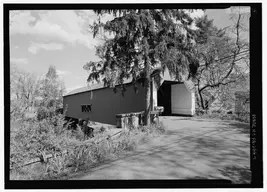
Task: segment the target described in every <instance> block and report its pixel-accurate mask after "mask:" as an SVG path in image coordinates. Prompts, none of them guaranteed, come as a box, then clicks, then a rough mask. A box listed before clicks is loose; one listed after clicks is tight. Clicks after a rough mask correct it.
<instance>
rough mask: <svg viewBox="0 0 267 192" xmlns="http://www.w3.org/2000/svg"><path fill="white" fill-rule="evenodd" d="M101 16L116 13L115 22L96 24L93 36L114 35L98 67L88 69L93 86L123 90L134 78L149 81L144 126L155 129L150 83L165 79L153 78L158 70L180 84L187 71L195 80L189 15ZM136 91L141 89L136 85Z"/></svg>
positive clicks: (145, 11) (175, 12) (130, 12)
mask: <svg viewBox="0 0 267 192" xmlns="http://www.w3.org/2000/svg"><path fill="white" fill-rule="evenodd" d="M95 12H96V13H97V14H98V15H99V16H103V15H104V14H113V16H114V19H113V20H111V21H108V22H106V23H102V22H101V20H100V19H99V21H98V22H95V23H94V24H93V26H91V27H92V30H93V33H94V37H95V36H97V35H99V33H100V31H101V30H104V32H105V33H109V34H110V35H112V36H113V37H112V38H105V42H104V44H103V45H101V46H98V47H97V51H96V55H97V56H98V57H100V61H98V62H92V61H91V62H88V63H87V64H86V65H85V66H84V68H85V69H86V70H88V71H89V72H90V75H89V77H88V81H93V80H97V81H100V80H102V81H103V82H104V84H105V85H106V86H111V87H114V85H121V87H122V90H123V91H124V90H125V88H124V86H123V81H124V80H125V79H128V78H132V83H133V84H134V85H136V83H137V79H139V78H143V79H144V86H145V93H146V94H145V106H146V108H145V124H146V125H148V124H150V111H151V108H152V107H151V106H152V99H151V98H152V95H151V82H152V78H155V79H157V80H158V81H157V84H158V85H159V84H160V83H159V82H160V81H159V79H160V74H159V73H157V74H156V75H155V76H153V77H152V76H151V75H152V73H153V72H154V70H155V69H157V70H158V71H160V72H161V73H163V72H164V71H165V70H166V68H167V69H169V72H170V75H172V76H173V77H174V78H175V79H177V80H180V79H181V76H182V75H183V74H185V73H186V72H187V71H189V72H190V73H192V74H191V75H194V73H195V72H196V68H197V66H198V61H197V59H195V57H194V44H195V41H194V35H195V34H194V31H193V30H192V29H191V24H192V22H193V19H192V18H191V17H190V16H189V14H188V13H187V12H186V11H185V10H179V9H162V10H159V9H134V10H131V9H127V10H95ZM135 87H136V86H135Z"/></svg>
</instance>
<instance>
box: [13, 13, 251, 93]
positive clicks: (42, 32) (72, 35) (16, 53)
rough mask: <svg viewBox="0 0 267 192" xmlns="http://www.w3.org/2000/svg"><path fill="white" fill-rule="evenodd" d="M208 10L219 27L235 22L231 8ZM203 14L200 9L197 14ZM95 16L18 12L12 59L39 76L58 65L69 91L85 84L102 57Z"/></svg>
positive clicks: (86, 14) (14, 27)
mask: <svg viewBox="0 0 267 192" xmlns="http://www.w3.org/2000/svg"><path fill="white" fill-rule="evenodd" d="M205 13H206V14H207V15H208V17H209V18H210V19H214V24H215V25H216V26H218V27H226V26H229V25H231V24H232V22H231V21H230V13H231V11H230V9H224V10H206V12H205ZM203 14H204V12H203V11H196V12H195V13H193V16H194V17H198V16H202V15H203ZM108 18H109V17H106V18H103V19H104V20H107V19H108ZM95 19H97V16H96V15H95V14H94V13H93V12H92V11H91V10H84V11H72V10H66V11H64V10H60V11H38V10H36V11H20V12H16V11H15V15H14V16H12V24H11V28H10V59H11V62H12V63H15V64H16V65H17V66H18V67H20V68H23V69H24V70H25V71H28V72H32V73H35V74H36V75H43V74H45V73H46V72H47V70H48V67H49V65H55V66H56V68H57V70H58V74H59V75H60V77H61V78H62V79H63V81H64V83H65V86H66V88H67V91H70V90H72V89H75V88H78V87H82V86H85V85H86V79H87V76H88V73H87V72H86V71H85V70H84V69H83V65H84V64H85V63H86V62H89V61H95V60H98V58H97V57H96V56H95V49H94V45H97V44H99V43H100V41H99V40H97V39H94V38H93V36H92V34H90V33H88V32H86V30H85V29H86V28H87V27H88V25H89V24H90V23H92V22H93V21H94V20H95ZM247 24H248V23H247ZM246 35H248V34H246Z"/></svg>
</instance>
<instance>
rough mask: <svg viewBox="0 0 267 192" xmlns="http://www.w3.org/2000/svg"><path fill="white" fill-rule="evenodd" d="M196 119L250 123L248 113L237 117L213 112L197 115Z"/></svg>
mask: <svg viewBox="0 0 267 192" xmlns="http://www.w3.org/2000/svg"><path fill="white" fill-rule="evenodd" d="M197 117H200V118H206V119H221V120H235V121H240V122H244V123H249V122H250V114H249V113H246V114H240V115H237V114H225V113H219V112H216V111H213V112H210V113H202V114H197Z"/></svg>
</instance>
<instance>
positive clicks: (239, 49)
mask: <svg viewBox="0 0 267 192" xmlns="http://www.w3.org/2000/svg"><path fill="white" fill-rule="evenodd" d="M232 19H233V20H234V24H233V26H232V27H228V28H223V29H218V28H217V27H215V26H213V22H212V20H208V18H207V16H206V15H205V16H204V17H202V18H199V19H198V20H197V21H196V26H197V27H198V28H199V29H198V30H197V57H198V58H199V59H200V66H199V68H198V71H197V75H196V76H195V78H194V81H195V85H196V87H197V96H198V97H197V99H198V103H197V104H198V106H199V107H200V108H201V109H203V110H209V107H212V103H213V102H214V101H217V102H218V103H219V104H220V105H222V106H223V105H224V104H226V103H227V102H228V103H230V102H229V101H230V100H233V95H234V92H235V88H234V87H236V88H237V87H238V86H239V88H242V89H246V88H245V87H244V86H243V87H241V86H240V85H241V84H242V81H245V82H248V78H247V77H248V75H247V71H248V62H249V46H248V42H247V41H246V40H244V39H242V38H241V37H242V36H241V34H242V32H244V28H243V27H242V26H243V24H242V23H243V22H245V21H244V17H243V15H242V14H241V13H238V14H237V15H236V16H235V17H233V18H232ZM228 96H229V97H228ZM232 103H233V102H232Z"/></svg>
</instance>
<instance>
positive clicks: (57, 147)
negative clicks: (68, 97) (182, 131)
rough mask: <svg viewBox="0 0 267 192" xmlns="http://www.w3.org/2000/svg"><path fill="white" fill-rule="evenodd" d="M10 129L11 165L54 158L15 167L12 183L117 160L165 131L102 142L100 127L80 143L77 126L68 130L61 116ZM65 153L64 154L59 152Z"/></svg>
mask: <svg viewBox="0 0 267 192" xmlns="http://www.w3.org/2000/svg"><path fill="white" fill-rule="evenodd" d="M19 125H20V126H19V127H18V124H17V126H14V127H12V128H11V151H10V152H11V157H10V160H11V162H12V163H11V165H12V166H13V167H16V165H19V164H23V163H24V162H25V161H27V160H30V159H32V158H36V157H38V156H39V157H40V156H41V154H42V153H43V154H46V155H47V154H53V155H54V157H53V158H51V159H49V160H47V161H45V162H41V163H36V164H32V165H29V166H25V167H21V168H15V169H13V170H11V171H10V179H11V180H51V179H62V178H66V177H68V175H70V174H72V173H75V172H79V171H81V170H88V169H90V168H92V167H96V166H98V165H99V164H102V163H104V162H107V161H110V160H114V159H118V158H120V157H122V156H125V155H127V154H129V153H131V152H132V151H134V150H135V149H136V147H137V145H138V144H140V143H143V142H146V141H148V140H149V139H150V138H152V137H156V136H158V135H160V134H162V133H163V132H164V127H163V125H162V124H159V125H151V126H143V127H139V128H135V129H134V128H130V129H128V130H125V131H122V133H121V134H120V135H117V136H116V137H114V138H113V137H110V138H109V139H104V140H102V142H99V141H100V140H101V139H103V136H104V134H105V132H106V131H107V129H105V128H102V129H101V130H100V132H99V133H97V134H95V137H94V138H91V139H89V140H83V138H84V137H83V132H82V131H81V129H80V127H78V128H77V129H76V130H67V129H65V128H64V127H63V125H64V121H63V120H62V117H56V118H55V119H53V120H51V119H45V120H42V121H30V122H29V121H21V122H20V123H19ZM64 150H67V151H68V152H67V153H62V151H64Z"/></svg>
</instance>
